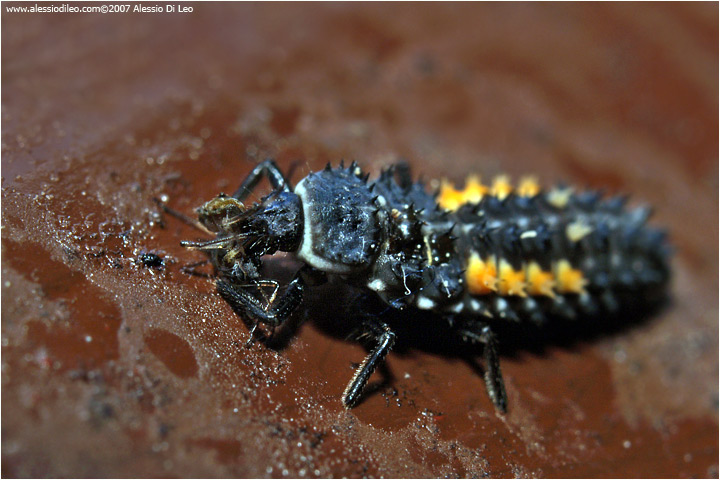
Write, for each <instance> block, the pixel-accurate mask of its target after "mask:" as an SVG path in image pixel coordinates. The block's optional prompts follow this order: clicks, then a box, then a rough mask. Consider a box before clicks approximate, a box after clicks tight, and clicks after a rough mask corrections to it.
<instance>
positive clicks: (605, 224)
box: [438, 180, 669, 321]
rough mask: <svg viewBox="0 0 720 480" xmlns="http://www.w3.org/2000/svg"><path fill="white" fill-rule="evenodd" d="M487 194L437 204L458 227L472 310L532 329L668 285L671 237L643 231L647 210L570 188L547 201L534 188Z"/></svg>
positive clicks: (503, 186) (502, 188)
mask: <svg viewBox="0 0 720 480" xmlns="http://www.w3.org/2000/svg"><path fill="white" fill-rule="evenodd" d="M473 182H474V180H471V181H470V182H468V186H469V187H473V186H474V187H473V188H476V189H477V186H478V185H480V184H479V183H473ZM480 186H481V187H482V185H480ZM444 188H445V191H447V189H448V187H447V186H444ZM485 188H486V189H485V191H481V199H480V200H479V201H475V202H467V203H466V202H464V201H462V195H463V194H464V193H465V192H466V191H467V190H468V188H466V190H464V191H457V190H453V191H451V193H452V195H450V196H449V198H451V199H452V200H453V201H454V202H455V203H452V202H451V203H450V206H449V207H448V204H447V203H446V201H447V198H448V196H447V195H444V191H443V190H441V192H440V194H439V196H438V203H439V205H441V206H444V207H445V208H446V209H449V210H453V213H452V215H453V217H454V218H455V219H456V228H455V231H456V232H457V235H458V237H459V238H458V250H459V252H458V253H459V254H460V255H461V256H462V257H464V262H465V284H466V292H467V295H466V299H465V300H464V306H465V308H466V309H469V310H470V311H472V312H475V313H481V314H486V315H489V316H492V317H501V318H509V319H514V320H515V319H518V320H520V319H522V318H531V319H533V320H535V321H542V320H544V318H545V316H546V315H547V314H553V315H554V314H559V315H561V316H565V317H575V316H576V315H577V313H587V314H597V313H600V312H602V311H614V310H616V309H617V308H618V307H620V306H621V305H620V304H622V302H623V301H625V300H626V299H627V298H633V297H645V296H647V294H648V293H657V292H658V291H661V290H662V288H661V287H662V286H663V284H664V283H665V282H666V281H667V278H668V260H667V258H668V250H669V248H668V246H667V243H666V240H665V233H664V232H663V231H660V230H657V229H654V228H651V227H649V226H647V225H646V220H647V218H648V216H649V210H648V209H646V208H637V209H633V210H628V209H625V206H624V199H623V198H621V197H615V198H611V199H606V200H602V199H601V198H600V195H599V194H597V193H595V192H584V193H579V194H576V193H574V192H573V191H572V189H570V188H565V187H558V188H555V189H552V190H550V191H547V192H543V191H540V189H539V188H537V187H536V184H535V183H534V182H532V181H530V180H526V181H525V182H523V183H521V186H520V187H518V189H513V188H512V187H509V184H508V183H507V182H501V183H500V184H499V187H498V181H497V180H496V183H495V184H494V185H493V187H492V188H490V187H485ZM458 199H459V200H458ZM444 202H445V203H444Z"/></svg>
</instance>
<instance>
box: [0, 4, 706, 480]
mask: <svg viewBox="0 0 720 480" xmlns="http://www.w3.org/2000/svg"><path fill="white" fill-rule="evenodd" d="M11 5H14V4H9V3H3V5H2V8H3V13H2V225H3V228H2V295H3V301H2V474H3V476H8V477H10V476H70V477H74V476H81V477H84V476H91V477H92V476H100V477H104V476H121V477H123V476H129V477H136V476H140V477H146V476H150V477H153V476H198V477H206V476H209V477H215V476H252V477H254V476H260V477H265V476H270V477H282V476H290V477H315V476H350V477H358V476H380V475H383V476H389V477H427V476H430V477H435V476H450V477H453V476H485V475H489V476H493V477H498V476H522V477H527V476H540V477H544V476H545V477H546V476H561V477H562V476H573V477H575V476H577V477H585V476H590V477H594V476H609V477H636V476H639V477H648V476H655V477H657V476H660V477H690V476H700V477H705V476H710V477H717V476H718V423H717V419H718V250H717V245H718V223H717V221H718V181H717V179H718V6H717V4H716V3H690V4H674V3H663V4H653V3H643V4H628V3H618V4H615V3H613V4H585V3H583V4H565V3H563V4H552V3H542V4H518V3H511V4H505V3H504V4H492V3H491V4H435V3H423V4H332V3H331V4H292V5H288V4H275V3H273V4H192V7H193V9H194V11H193V13H188V14H179V13H176V14H159V13H158V14H132V13H127V14H119V13H117V14H105V15H102V14H61V13H57V14H20V13H8V12H6V11H5V9H6V8H7V7H8V6H11ZM266 155H273V156H275V158H277V160H278V162H279V164H280V165H281V168H283V169H284V170H286V171H287V170H291V169H294V172H293V176H292V178H293V180H294V181H297V180H299V179H300V178H302V177H303V176H304V175H306V174H307V173H308V172H309V171H311V170H314V169H318V168H320V167H322V166H323V165H324V164H325V162H327V161H332V162H337V161H339V160H340V159H341V158H345V159H347V160H353V159H354V160H357V161H359V162H361V164H362V165H363V167H364V168H365V169H366V171H369V172H371V173H372V174H373V175H374V174H377V172H378V171H379V170H380V169H381V168H382V167H384V166H387V165H388V164H390V163H392V162H394V161H397V160H398V159H400V158H406V159H408V160H409V162H410V163H411V165H412V167H413V168H414V171H415V172H416V174H422V175H423V176H424V177H425V178H438V177H442V176H445V177H448V178H450V179H451V180H453V181H455V182H462V180H463V178H464V177H465V176H466V175H467V174H468V173H473V172H475V173H480V174H482V175H483V176H484V177H485V178H486V179H487V178H490V177H491V176H493V175H495V174H498V173H501V172H505V173H508V174H510V175H511V176H513V177H514V178H517V177H518V176H520V175H523V174H527V173H534V174H536V175H538V176H539V178H540V179H541V180H542V181H543V183H546V184H552V183H555V182H557V181H567V182H570V183H573V184H576V185H578V186H580V187H592V188H605V189H606V191H607V192H608V193H631V194H632V200H631V202H632V203H634V204H638V203H649V204H652V205H653V206H654V207H655V212H656V213H655V216H654V220H653V222H654V223H656V224H659V225H664V226H666V227H667V228H668V230H669V232H670V235H671V238H672V242H673V244H674V246H675V249H676V253H675V255H674V257H673V270H674V276H673V281H672V283H671V287H670V292H671V300H670V302H669V303H668V304H667V305H666V306H665V307H664V308H662V309H660V310H659V311H658V312H655V313H654V314H653V315H650V316H649V318H645V319H643V320H642V321H633V320H634V319H632V318H627V319H624V318H620V319H616V320H617V321H619V323H621V324H622V323H627V326H626V327H625V328H615V329H613V330H612V331H609V332H606V333H605V334H598V333H593V334H589V335H588V334H578V335H577V336H573V335H570V336H569V337H570V338H568V336H567V335H558V336H556V337H553V335H550V337H553V338H554V339H553V338H550V339H549V340H547V339H546V340H542V341H540V340H538V343H534V340H535V339H534V338H533V339H532V341H530V342H525V341H519V342H518V341H516V340H517V339H510V338H506V339H505V342H504V345H506V346H507V345H513V344H516V345H520V347H521V348H520V347H519V348H513V349H508V348H505V350H504V352H505V353H504V355H503V358H502V361H503V369H504V374H505V379H506V382H507V388H508V394H509V400H510V407H509V411H508V413H507V414H506V415H500V414H498V413H496V412H495V410H494V409H493V407H492V405H491V403H490V401H489V399H488V397H487V394H486V392H485V389H484V385H483V382H482V379H481V377H480V376H479V375H478V367H477V365H474V364H473V363H472V362H470V363H468V362H466V361H465V360H464V359H463V358H459V357H458V356H456V355H450V354H447V353H448V352H447V351H442V349H440V351H438V349H435V350H433V349H425V348H421V347H422V345H414V344H413V342H405V345H404V346H403V345H400V346H399V348H398V351H397V352H394V353H391V355H390V356H389V358H388V361H387V369H386V370H385V376H383V375H380V374H376V375H375V376H374V377H373V379H372V384H373V385H374V387H375V390H374V391H373V392H371V393H370V394H369V395H367V396H366V397H365V398H364V401H363V402H362V403H361V404H360V405H359V406H358V407H357V408H355V409H353V410H351V411H345V410H344V409H343V407H342V405H341V403H340V394H341V392H342V390H343V389H344V387H345V384H346V382H347V381H348V379H349V378H350V376H351V374H352V366H353V363H352V362H359V361H360V360H361V359H362V356H363V354H364V352H363V349H362V348H361V347H360V346H358V345H356V344H355V343H352V342H345V341H344V340H343V339H342V338H339V337H340V335H339V334H338V331H337V330H342V329H341V328H334V327H333V326H338V325H340V326H342V321H343V319H344V318H345V317H344V316H343V315H341V314H340V312H341V311H342V309H341V306H342V305H343V304H344V302H345V300H346V298H345V297H346V296H347V295H348V293H347V292H345V291H344V290H343V289H342V287H340V286H329V287H325V288H324V289H321V290H319V291H317V292H315V293H314V294H313V295H312V296H311V298H310V299H308V302H307V303H306V306H305V307H304V308H303V309H302V311H301V312H300V313H298V315H296V316H295V318H294V319H293V321H292V322H291V324H290V325H289V328H288V329H286V331H285V333H284V337H282V338H284V339H285V342H284V345H280V346H279V347H278V348H276V349H268V348H264V347H263V346H262V345H260V344H256V345H254V346H253V347H252V348H250V349H245V348H243V347H242V344H243V343H244V342H245V340H246V339H247V335H248V334H247V329H246V328H245V326H244V325H243V323H242V321H241V320H240V319H239V318H238V317H237V316H235V315H234V314H233V313H232V312H231V310H230V308H229V307H228V306H227V305H226V304H225V303H224V302H223V301H222V300H221V298H220V297H219V296H218V295H217V294H216V293H215V292H214V288H213V286H212V284H211V282H210V281H209V280H207V279H204V278H201V277H191V276H188V275H185V274H183V273H181V272H180V268H181V267H182V266H184V265H187V264H189V263H191V262H194V261H197V260H201V259H202V255H200V254H197V253H194V252H189V251H184V250H183V249H181V248H180V247H179V246H178V242H179V241H180V240H181V239H188V238H201V237H202V235H201V234H199V233H198V232H196V231H194V230H192V229H191V228H189V227H188V226H186V225H184V224H182V223H180V222H179V221H177V220H176V219H174V218H172V217H168V216H165V215H161V213H160V212H159V210H158V208H157V206H156V205H155V204H154V203H153V200H152V199H153V197H157V196H161V195H167V199H168V203H169V204H170V205H171V206H172V207H173V208H175V209H178V210H180V211H183V212H186V213H188V214H192V212H193V208H194V207H196V206H198V205H199V204H201V203H202V202H203V201H205V200H207V199H209V198H211V197H212V196H214V195H215V194H217V193H218V192H219V191H226V192H231V191H232V190H234V188H235V187H236V186H237V184H238V183H239V181H240V180H241V179H242V178H243V177H244V176H245V175H246V174H247V172H248V171H249V170H250V169H251V168H252V166H253V162H257V161H259V160H262V159H263V158H264V157H265V156H266ZM145 252H154V253H156V254H158V255H161V256H162V257H163V258H164V260H165V264H164V267H162V268H147V267H144V266H142V265H141V264H139V263H138V260H137V259H138V257H139V256H140V255H142V254H143V253H145ZM271 268H272V269H274V270H275V271H276V273H277V274H278V275H287V274H288V273H292V271H293V269H294V268H295V265H294V264H293V263H292V260H291V259H285V260H283V259H279V260H278V261H277V262H273V263H271ZM408 321H409V322H410V321H413V319H412V318H410V319H408ZM599 321H600V322H602V320H599ZM430 323H431V322H430ZM409 325H411V326H412V327H413V328H412V330H413V331H414V333H415V334H416V335H415V337H417V338H420V339H422V338H423V337H426V338H427V337H429V338H433V337H432V333H431V330H430V329H429V327H428V322H424V323H423V322H422V321H420V320H418V323H417V327H416V328H415V327H414V326H413V325H412V324H409ZM430 326H431V325H430ZM426 330H427V332H428V333H427V334H426V335H424V333H425V331H426ZM595 330H599V331H600V332H603V324H602V323H601V324H600V325H599V328H598V329H595ZM559 333H562V332H559ZM501 341H502V339H501ZM420 343H422V342H420Z"/></svg>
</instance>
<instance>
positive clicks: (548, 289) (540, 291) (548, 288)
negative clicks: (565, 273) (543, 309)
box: [525, 262, 555, 297]
mask: <svg viewBox="0 0 720 480" xmlns="http://www.w3.org/2000/svg"><path fill="white" fill-rule="evenodd" d="M525 273H526V276H527V282H528V287H527V291H528V293H529V294H530V295H545V296H547V297H554V296H555V292H554V291H553V288H554V287H555V277H554V276H553V274H552V272H546V271H544V270H543V269H542V268H541V267H540V265H538V264H537V262H530V263H529V264H528V266H527V269H526V272H525Z"/></svg>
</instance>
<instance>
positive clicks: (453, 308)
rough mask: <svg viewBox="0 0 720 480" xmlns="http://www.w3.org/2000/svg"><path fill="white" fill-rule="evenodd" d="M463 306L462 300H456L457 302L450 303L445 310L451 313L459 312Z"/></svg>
mask: <svg viewBox="0 0 720 480" xmlns="http://www.w3.org/2000/svg"><path fill="white" fill-rule="evenodd" d="M464 306H465V303H464V302H458V303H456V304H455V305H450V306H449V307H448V308H447V311H448V312H453V313H460V312H462V311H463V307H464Z"/></svg>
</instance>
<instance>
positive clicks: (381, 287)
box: [368, 278, 387, 292]
mask: <svg viewBox="0 0 720 480" xmlns="http://www.w3.org/2000/svg"><path fill="white" fill-rule="evenodd" d="M368 288H369V289H370V290H372V291H374V292H383V291H385V289H386V288H387V285H385V282H383V281H382V280H380V279H379V278H376V279H375V280H373V281H372V282H370V283H368Z"/></svg>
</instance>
